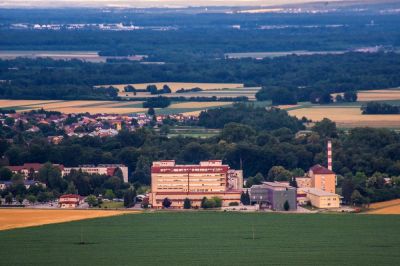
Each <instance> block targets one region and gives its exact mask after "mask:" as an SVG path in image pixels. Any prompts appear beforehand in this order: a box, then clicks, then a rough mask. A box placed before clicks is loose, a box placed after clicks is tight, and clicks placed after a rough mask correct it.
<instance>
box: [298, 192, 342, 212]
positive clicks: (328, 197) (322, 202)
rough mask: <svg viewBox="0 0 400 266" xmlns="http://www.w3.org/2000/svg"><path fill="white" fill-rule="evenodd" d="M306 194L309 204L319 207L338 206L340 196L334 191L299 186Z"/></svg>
mask: <svg viewBox="0 0 400 266" xmlns="http://www.w3.org/2000/svg"><path fill="white" fill-rule="evenodd" d="M299 190H301V191H302V192H303V193H305V194H306V195H307V198H308V200H309V201H310V203H311V205H312V206H314V207H317V208H321V209H330V208H339V207H340V197H339V195H337V194H335V193H330V192H326V191H323V190H320V189H315V188H300V189H299Z"/></svg>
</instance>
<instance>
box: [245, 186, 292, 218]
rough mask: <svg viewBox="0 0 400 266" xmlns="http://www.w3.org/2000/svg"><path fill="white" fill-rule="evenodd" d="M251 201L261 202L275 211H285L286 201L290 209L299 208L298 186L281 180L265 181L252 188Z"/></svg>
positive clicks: (261, 204) (254, 202) (253, 202)
mask: <svg viewBox="0 0 400 266" xmlns="http://www.w3.org/2000/svg"><path fill="white" fill-rule="evenodd" d="M250 201H251V203H252V204H260V207H262V206H265V207H267V208H270V209H272V210H274V211H285V203H286V202H287V204H288V205H289V209H288V211H295V210H296V209H297V192H296V188H295V187H292V186H289V185H288V184H285V183H280V182H263V183H262V184H261V185H254V186H252V187H251V188H250Z"/></svg>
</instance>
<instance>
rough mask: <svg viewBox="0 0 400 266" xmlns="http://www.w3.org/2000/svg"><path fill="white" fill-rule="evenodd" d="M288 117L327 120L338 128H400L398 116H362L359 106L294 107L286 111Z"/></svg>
mask: <svg viewBox="0 0 400 266" xmlns="http://www.w3.org/2000/svg"><path fill="white" fill-rule="evenodd" d="M288 112H289V114H290V115H293V116H296V117H297V118H299V119H301V118H302V117H307V118H308V119H311V120H313V121H314V122H316V121H321V120H322V119H324V118H329V119H330V120H332V121H335V122H336V123H337V125H338V127H342V128H352V127H367V126H368V127H386V128H400V115H362V114H361V110H360V107H359V106H355V107H351V106H329V105H326V106H317V105H314V106H304V107H296V108H293V109H292V110H289V111H288Z"/></svg>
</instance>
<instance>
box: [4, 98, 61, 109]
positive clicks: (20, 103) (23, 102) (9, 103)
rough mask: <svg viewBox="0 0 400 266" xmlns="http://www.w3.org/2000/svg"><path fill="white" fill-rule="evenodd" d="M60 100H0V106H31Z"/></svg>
mask: <svg viewBox="0 0 400 266" xmlns="http://www.w3.org/2000/svg"><path fill="white" fill-rule="evenodd" d="M57 102H61V101H48V100H0V108H7V107H18V106H31V105H38V104H48V103H57Z"/></svg>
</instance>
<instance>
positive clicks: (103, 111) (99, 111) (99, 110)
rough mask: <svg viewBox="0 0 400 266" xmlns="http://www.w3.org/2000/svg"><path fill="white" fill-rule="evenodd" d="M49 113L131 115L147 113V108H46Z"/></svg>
mask: <svg viewBox="0 0 400 266" xmlns="http://www.w3.org/2000/svg"><path fill="white" fill-rule="evenodd" d="M44 109H45V110H49V111H59V112H63V113H65V114H74V113H75V114H76V113H89V114H130V113H143V112H146V111H147V109H145V108H135V107H133V108H106V107H64V108H50V109H48V108H44Z"/></svg>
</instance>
